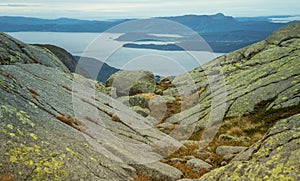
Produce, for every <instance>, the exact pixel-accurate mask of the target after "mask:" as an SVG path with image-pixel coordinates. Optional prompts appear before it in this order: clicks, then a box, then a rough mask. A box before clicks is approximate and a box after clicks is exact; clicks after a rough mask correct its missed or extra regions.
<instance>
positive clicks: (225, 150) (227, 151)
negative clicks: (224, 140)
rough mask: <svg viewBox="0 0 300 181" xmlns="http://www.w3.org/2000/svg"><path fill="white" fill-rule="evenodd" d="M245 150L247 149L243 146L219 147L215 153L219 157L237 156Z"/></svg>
mask: <svg viewBox="0 0 300 181" xmlns="http://www.w3.org/2000/svg"><path fill="white" fill-rule="evenodd" d="M246 149H247V147H244V146H219V147H218V148H217V149H216V153H217V154H219V155H232V154H238V153H240V152H242V151H244V150H246Z"/></svg>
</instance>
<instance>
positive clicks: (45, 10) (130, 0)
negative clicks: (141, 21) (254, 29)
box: [0, 0, 300, 19]
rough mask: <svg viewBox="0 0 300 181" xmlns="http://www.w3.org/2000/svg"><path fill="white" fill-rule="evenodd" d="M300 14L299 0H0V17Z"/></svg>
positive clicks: (113, 17)
mask: <svg viewBox="0 0 300 181" xmlns="http://www.w3.org/2000/svg"><path fill="white" fill-rule="evenodd" d="M216 13H224V14H225V15H229V16H235V17H253V16H270V15H299V14H300V1H299V0H171V1H170V0H0V16H27V17H39V18H48V19H54V18H60V17H66V18H78V19H118V18H147V17H159V16H177V15H184V14H199V15H202V14H216Z"/></svg>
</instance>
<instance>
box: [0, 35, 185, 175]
mask: <svg viewBox="0 0 300 181" xmlns="http://www.w3.org/2000/svg"><path fill="white" fill-rule="evenodd" d="M0 39H1V41H0V42H1V52H0V57H1V58H0V60H1V66H0V97H1V98H0V100H1V105H0V120H1V121H0V127H1V132H0V134H1V136H0V140H1V143H2V144H1V148H0V155H1V156H0V157H1V158H0V160H1V161H0V178H1V179H4V178H7V177H11V178H14V180H130V179H132V178H133V177H135V176H136V175H137V174H139V173H143V172H145V171H147V174H150V175H151V174H153V175H155V177H157V178H158V179H164V180H176V179H179V178H180V177H181V175H182V173H181V172H180V171H178V170H177V169H175V168H173V167H170V166H168V165H166V164H163V163H159V162H157V161H158V160H159V159H161V158H162V156H160V155H159V150H154V149H153V147H154V145H156V144H163V143H164V141H161V140H163V139H165V140H166V141H168V142H169V143H174V144H175V145H176V144H178V143H177V142H176V140H174V139H172V138H171V137H168V136H166V135H164V134H163V133H161V132H159V131H158V130H156V129H153V128H152V127H151V124H150V123H148V120H146V119H144V118H143V117H141V116H139V115H137V114H136V113H134V112H133V111H131V110H130V109H129V108H127V107H125V106H123V105H122V104H121V103H118V102H117V101H115V100H112V99H111V98H110V97H108V96H106V95H104V94H102V93H100V92H97V91H95V88H94V87H95V84H96V82H95V81H92V80H89V79H86V78H84V77H81V76H80V75H75V74H71V73H70V72H69V70H68V69H67V68H66V67H65V66H64V65H63V64H62V63H61V62H60V61H59V59H58V58H57V57H56V56H55V55H54V54H52V53H51V52H49V51H48V50H47V49H44V48H40V47H36V46H32V45H26V44H23V43H21V42H19V41H17V40H15V39H13V38H11V37H9V36H7V35H5V34H3V33H2V34H1V35H0ZM89 93H90V94H89ZM153 161H154V163H151V164H144V165H141V164H142V163H148V162H149V163H150V162H153ZM1 179H0V180H1Z"/></svg>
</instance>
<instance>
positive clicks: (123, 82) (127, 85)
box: [106, 70, 156, 97]
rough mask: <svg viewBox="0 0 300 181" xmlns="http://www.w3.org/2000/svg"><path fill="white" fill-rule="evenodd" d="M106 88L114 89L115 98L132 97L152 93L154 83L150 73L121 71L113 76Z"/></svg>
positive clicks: (154, 87) (107, 82) (154, 86)
mask: <svg viewBox="0 0 300 181" xmlns="http://www.w3.org/2000/svg"><path fill="white" fill-rule="evenodd" d="M106 86H108V87H114V88H116V96H117V97H120V96H132V95H136V94H140V93H154V92H155V89H156V82H155V79H154V75H153V73H152V72H149V71H144V70H137V71H131V70H123V71H119V72H117V73H115V74H113V75H112V76H111V77H110V78H109V79H108V80H107V81H106Z"/></svg>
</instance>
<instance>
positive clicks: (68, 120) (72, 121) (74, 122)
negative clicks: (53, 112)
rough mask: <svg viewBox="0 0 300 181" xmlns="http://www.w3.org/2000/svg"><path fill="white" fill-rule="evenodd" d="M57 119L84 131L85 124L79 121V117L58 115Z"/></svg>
mask: <svg viewBox="0 0 300 181" xmlns="http://www.w3.org/2000/svg"><path fill="white" fill-rule="evenodd" d="M56 119H58V120H60V121H61V122H63V123H65V124H67V125H69V126H72V127H73V128H75V129H77V130H78V131H83V126H84V124H83V123H82V122H81V121H79V120H78V119H77V118H74V117H71V116H65V115H57V116H56Z"/></svg>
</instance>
